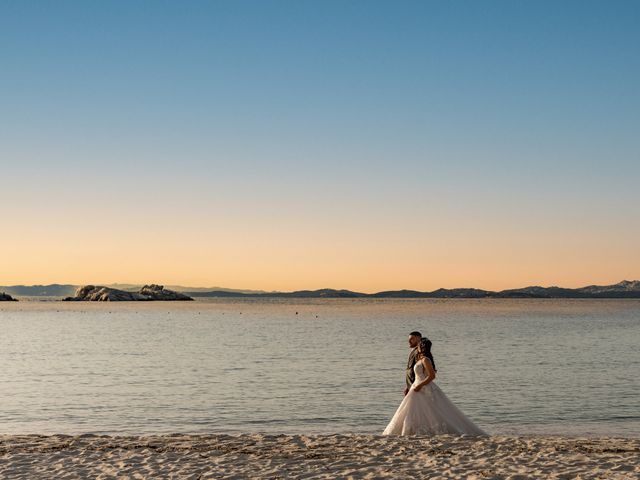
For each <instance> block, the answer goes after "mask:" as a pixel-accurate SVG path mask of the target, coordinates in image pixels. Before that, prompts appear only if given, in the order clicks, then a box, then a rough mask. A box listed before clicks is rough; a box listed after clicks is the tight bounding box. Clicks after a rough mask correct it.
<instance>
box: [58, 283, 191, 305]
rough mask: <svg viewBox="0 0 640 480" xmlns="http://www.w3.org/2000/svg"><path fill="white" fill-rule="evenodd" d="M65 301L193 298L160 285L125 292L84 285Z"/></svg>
mask: <svg viewBox="0 0 640 480" xmlns="http://www.w3.org/2000/svg"><path fill="white" fill-rule="evenodd" d="M63 300H64V301H67V302H74V301H75V302H81V301H85V302H131V301H153V300H193V298H191V297H189V296H187V295H184V294H182V293H179V292H174V291H173V290H168V289H165V288H164V287H163V286H162V285H145V286H144V287H142V288H141V289H140V290H139V291H138V292H127V291H125V290H118V289H117V288H110V287H101V286H95V285H85V286H84V287H80V288H78V290H77V291H76V294H75V295H74V296H73V297H67V298H65V299H63Z"/></svg>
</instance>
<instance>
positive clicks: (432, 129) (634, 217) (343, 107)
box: [0, 1, 640, 289]
mask: <svg viewBox="0 0 640 480" xmlns="http://www.w3.org/2000/svg"><path fill="white" fill-rule="evenodd" d="M639 24H640V4H638V2H633V1H628V2H625V1H615V2H604V1H562V2H543V1H535V2H534V1H529V2H524V1H487V2H477V1H473V2H471V1H467V2H462V1H460V2H428V1H419V2H411V1H401V2H375V1H339V2H338V1H336V2H332V1H260V2H249V1H210V2H143V1H135V2H117V1H114V2H94V1H91V2H89V1H83V2H79V1H78V2H69V1H59V2H54V1H50V2H36V1H34V2H22V1H5V2H2V4H1V5H0V59H1V60H2V75H0V100H1V101H2V110H1V112H2V113H1V114H0V162H1V166H2V176H3V178H4V179H5V181H4V182H3V183H4V187H3V192H0V200H1V201H2V202H3V204H4V205H5V208H9V209H10V210H11V212H12V215H14V216H15V217H16V218H20V219H30V221H31V222H32V223H30V225H29V227H28V231H29V232H30V235H31V238H32V241H30V242H29V243H28V247H29V248H30V249H34V248H38V249H40V251H42V252H43V257H42V258H51V257H52V256H54V257H55V258H56V260H57V262H53V263H54V265H53V266H52V267H51V270H50V271H46V268H45V267H43V261H42V259H40V260H38V259H34V260H33V262H34V263H33V265H31V267H29V268H25V269H24V271H25V272H26V271H29V272H31V273H29V275H31V277H33V275H35V274H37V272H44V271H46V273H43V274H42V279H45V278H46V279H53V278H54V277H55V278H58V279H60V280H62V278H60V277H65V275H66V276H68V277H73V279H76V280H77V279H79V278H80V277H83V278H84V277H86V276H89V275H97V276H98V277H99V279H103V278H104V279H105V280H107V279H112V280H113V281H130V280H134V278H133V277H135V278H138V277H140V276H142V275H143V272H146V271H147V270H145V268H147V267H144V268H143V266H138V267H136V265H135V264H133V265H131V262H129V263H128V264H127V266H126V268H124V267H123V271H122V274H121V275H117V272H115V271H111V270H106V269H105V270H104V271H101V270H100V268H98V267H95V266H94V267H95V268H94V269H93V270H92V271H89V270H86V271H85V270H82V268H81V265H78V266H76V267H73V269H72V271H73V272H75V273H74V274H73V275H69V274H68V272H67V271H65V269H64V268H63V267H62V265H65V264H68V262H69V261H70V256H72V253H70V252H68V253H64V252H63V253H61V252H62V250H64V249H61V248H60V247H61V244H64V245H66V246H67V247H68V246H69V245H71V244H73V246H74V250H75V251H76V252H78V250H80V251H82V252H84V255H86V257H87V258H91V250H90V248H89V247H87V246H86V244H87V242H89V243H90V244H93V245H95V246H96V248H98V249H104V248H107V247H108V246H109V245H111V246H113V245H115V244H118V245H121V247H118V248H115V247H112V248H113V249H112V250H109V251H110V252H111V254H117V253H119V252H120V250H119V249H121V248H124V246H126V245H127V239H128V241H129V242H130V244H131V245H132V246H136V245H137V244H136V241H137V240H136V239H137V238H139V235H138V233H140V232H141V231H143V232H145V231H146V232H151V231H153V232H155V233H157V236H158V237H160V238H161V239H162V238H164V237H166V234H167V230H165V228H169V227H165V226H164V224H163V223H162V222H161V218H160V216H159V214H158V216H157V218H156V217H154V216H153V214H150V215H151V218H150V217H142V218H147V220H143V221H148V222H150V224H149V228H148V229H146V230H144V226H140V225H135V223H136V222H137V221H141V216H140V213H139V211H138V210H136V209H140V206H141V205H143V204H145V203H147V202H150V203H153V204H154V205H162V208H163V209H164V211H165V212H166V213H168V214H170V215H171V216H172V218H175V217H179V218H181V219H182V220H181V222H182V223H181V224H180V228H181V229H182V231H183V233H184V237H183V238H184V240H183V242H186V243H187V244H188V243H189V242H191V243H192V244H193V248H192V251H194V252H199V253H200V257H199V258H201V259H202V262H199V261H197V260H195V257H194V259H190V260H189V261H188V262H184V263H183V264H182V267H180V268H177V267H176V265H173V264H167V265H165V266H164V267H163V268H164V270H162V271H163V272H165V273H163V274H162V275H166V281H176V282H177V281H182V282H186V281H191V282H200V283H202V282H204V283H206V282H213V283H218V284H224V283H225V282H227V281H233V282H241V283H243V285H240V286H246V287H249V286H253V287H259V288H270V287H272V286H273V287H274V288H276V287H282V288H286V287H291V286H294V285H298V283H303V284H304V285H302V284H301V285H300V287H313V286H318V287H320V286H325V285H324V284H322V285H321V284H319V283H318V284H317V285H316V283H314V281H313V278H314V272H315V273H317V271H318V264H317V263H316V262H315V261H312V260H311V259H312V258H313V257H314V256H315V257H316V258H320V259H322V264H324V265H326V264H327V261H330V262H331V261H333V262H334V263H333V267H332V269H329V270H327V271H326V272H325V277H323V278H322V281H323V282H324V283H326V282H333V280H332V279H334V278H335V282H333V283H335V284H337V283H341V284H342V285H344V286H347V287H353V288H356V287H361V288H363V289H366V288H374V284H375V288H377V287H378V286H380V287H383V286H385V287H386V286H391V284H393V285H395V286H397V287H400V286H412V287H420V286H421V285H425V286H431V285H434V286H435V285H437V286H440V284H442V283H447V282H451V283H456V282H458V283H459V282H462V283H466V282H465V279H469V278H470V275H469V271H470V270H469V269H471V268H474V267H475V269H476V270H477V269H478V268H480V265H475V266H474V265H473V260H472V259H470V258H466V257H465V262H466V263H467V264H468V267H464V268H463V267H462V266H461V265H459V264H457V262H456V261H455V258H456V257H455V252H454V251H451V252H445V253H446V254H447V255H449V256H448V257H447V255H445V257H447V258H450V261H447V262H443V264H442V265H440V266H439V267H438V269H435V270H433V273H432V274H429V275H425V274H424V273H421V272H424V271H426V270H430V271H431V269H430V268H429V266H430V265H432V262H433V258H431V257H428V258H427V257H423V256H421V255H422V253H420V251H421V250H422V249H431V250H432V251H434V249H437V248H440V249H442V248H445V249H446V246H447V245H451V244H452V242H453V244H455V245H457V247H456V248H458V249H464V248H465V246H466V248H467V249H471V248H476V247H477V246H478V245H480V246H482V247H483V248H490V247H491V248H492V246H495V242H493V241H492V240H491V238H493V237H492V236H493V235H495V236H497V237H500V238H511V239H512V240H513V241H512V243H508V242H507V243H505V244H504V245H503V247H505V248H507V249H508V248H509V245H513V251H514V252H516V251H522V250H521V249H524V248H525V246H526V247H527V248H529V244H528V243H527V242H529V241H531V242H534V240H537V241H538V244H539V245H541V251H545V252H548V251H550V250H553V248H554V246H557V243H556V240H555V239H554V235H559V236H560V237H561V238H569V237H570V238H571V239H572V241H574V240H575V238H585V237H587V236H589V237H593V238H592V241H593V242H596V243H593V244H590V246H591V247H592V248H589V249H586V247H585V251H584V252H583V254H582V255H584V257H582V256H576V258H574V259H573V261H572V262H568V263H567V264H566V265H565V266H564V267H559V266H558V262H557V261H556V260H554V261H551V260H549V262H551V263H549V265H548V266H549V267H550V268H547V269H546V270H545V271H549V272H550V273H549V274H548V276H545V275H544V274H543V270H542V269H541V270H540V271H539V272H538V271H537V270H536V269H535V268H532V267H531V266H527V265H522V268H520V269H518V270H517V271H521V272H523V273H522V275H523V276H522V278H519V277H518V278H516V277H514V271H512V270H510V269H508V268H506V269H505V270H504V271H503V273H502V274H500V271H498V272H495V275H493V276H492V277H491V278H492V280H491V281H489V282H488V283H487V285H486V286H488V287H491V286H495V285H500V286H511V285H513V284H519V283H521V282H527V281H532V282H534V281H538V282H540V283H544V282H554V280H555V279H558V280H560V281H563V280H564V281H565V283H576V282H577V283H581V281H580V279H584V282H586V283H588V282H589V281H591V280H593V281H598V280H603V281H605V280H611V279H614V278H617V276H620V275H623V274H629V275H631V274H633V273H634V272H638V269H639V268H640V260H637V259H633V260H629V258H628V254H633V251H634V250H633V246H634V245H637V244H638V241H640V227H639V226H638V224H639V222H638V220H640V219H639V218H638V217H639V216H638V213H637V208H636V205H637V204H638V202H639V200H640V194H639V193H638V191H639V190H638V188H637V184H638V181H639V180H640V158H639V154H638V152H639V148H638V147H639V146H640V140H638V131H640V129H639V127H640V94H639V91H638V85H640V55H639V54H640V29H638V28H637V26H638V25H639ZM97 205H99V208H100V211H101V212H102V213H101V218H102V219H103V222H102V223H101V222H99V221H97V220H95V219H93V220H90V221H88V222H89V224H88V226H86V227H87V228H88V229H89V230H90V231H91V232H93V236H87V234H86V231H87V229H86V228H84V227H83V226H82V225H74V224H72V223H64V222H63V224H62V225H56V224H55V223H50V219H49V217H46V215H48V214H49V212H50V211H52V210H54V211H56V212H58V213H57V214H60V213H62V212H65V211H74V210H75V211H78V215H80V216H82V217H84V218H87V217H89V216H90V211H91V209H92V207H93V208H94V209H95V206H97ZM158 208H160V207H158ZM146 210H147V211H148V210H151V208H150V207H147V208H146ZM238 218H244V219H245V220H246V221H245V223H242V224H238V222H239V221H238ZM454 220H455V221H454ZM104 222H106V224H105V223H104ZM38 225H39V227H38ZM106 225H108V228H107V226H106ZM220 228H224V229H225V231H226V234H225V235H227V237H226V240H224V241H223V240H221V239H220V238H219V237H220V236H219V234H218V233H216V232H219V229H220ZM296 231H298V232H300V231H302V232H306V234H304V235H301V236H296V235H290V233H291V232H296ZM252 232H253V233H252ZM318 232H324V234H321V235H319V234H318ZM326 232H331V234H330V235H326ZM394 232H395V233H394ZM488 232H489V233H488ZM342 233H344V235H342ZM254 235H255V237H253V236H254ZM262 235H264V236H265V238H267V239H270V240H268V241H267V244H268V245H271V247H272V249H274V250H278V251H280V250H282V251H281V252H280V253H277V254H274V260H273V263H268V264H265V265H264V271H265V272H271V273H270V274H267V273H265V277H264V278H262V277H260V279H259V280H256V278H255V277H254V276H252V275H254V273H251V269H250V267H249V266H247V267H246V271H245V270H243V272H244V273H243V274H242V275H244V276H242V275H239V276H237V277H236V276H235V274H231V272H230V270H231V269H233V268H234V267H233V266H232V264H231V263H228V264H226V263H225V267H224V268H222V267H221V268H220V269H213V268H209V269H208V270H209V271H211V270H215V272H212V273H210V274H208V273H206V271H205V269H204V266H203V265H209V266H210V267H211V266H212V265H221V263H220V258H217V257H216V258H209V257H207V254H206V253H205V247H204V245H200V243H198V242H200V241H203V239H206V240H207V241H206V243H207V245H209V246H210V248H212V249H216V248H221V249H226V250H227V251H231V252H233V254H232V256H233V257H234V258H237V257H238V256H243V257H244V256H246V255H249V257H250V258H252V259H253V261H254V264H256V263H258V264H261V262H264V259H263V256H264V252H263V251H262V250H259V251H256V253H255V254H251V252H252V251H253V250H255V248H254V247H255V243H252V242H255V241H256V240H255V238H260V237H261V236H262ZM538 236H539V238H538ZM42 237H53V238H54V239H55V241H53V242H51V243H49V242H44V241H42V244H40V243H39V242H38V241H37V239H38V238H42ZM79 237H82V238H84V240H83V242H80V241H79V240H78V242H79V243H77V244H74V241H76V240H74V239H77V238H79ZM247 237H250V238H253V240H247ZM376 237H379V240H380V241H379V242H378V243H379V244H374V243H373V242H374V240H370V239H375V238H376ZM521 237H522V238H521ZM416 238H421V239H423V240H424V242H422V243H420V242H417V241H416V240H415V239H416ZM461 238H464V239H466V242H467V243H466V244H465V243H464V242H463V241H461V240H460V239H461ZM190 239H192V240H190ZM598 239H599V240H598ZM432 240H433V241H434V242H435V243H432ZM0 242H2V241H1V240H0ZM180 242H181V241H180V240H177V239H175V240H172V242H171V243H169V242H168V241H167V243H164V241H163V240H160V244H161V246H162V247H163V248H183V247H184V246H183V245H182V244H181V243H180ZM313 242H324V246H323V247H320V246H318V247H311V246H310V247H309V248H308V249H307V250H304V249H303V250H302V251H300V253H299V255H298V256H295V258H294V257H291V256H288V255H287V253H286V252H287V251H292V250H296V249H298V248H299V247H300V244H303V245H311V244H312V243H313ZM368 242H370V243H368ZM4 243H5V244H4V245H2V243H0V247H3V248H4V250H6V251H11V252H15V253H16V255H19V256H22V257H24V256H25V253H24V252H23V250H22V249H23V248H26V246H25V245H23V244H22V242H20V241H19V240H18V238H17V237H16V238H13V237H10V238H5V240H4ZM363 243H364V244H365V247H366V248H364V250H365V251H367V252H368V253H367V255H365V257H363V258H362V259H361V263H353V262H352V259H353V258H354V255H355V256H357V255H358V252H360V251H362V248H363ZM534 243H535V242H534ZM561 243H562V242H561ZM327 244H331V245H333V247H332V252H333V253H331V254H329V253H328V252H326V251H325V250H323V249H324V248H328V247H327ZM570 244H571V242H570V241H569V240H567V243H566V245H565V244H562V245H564V247H562V248H566V252H567V254H571V252H575V249H573V250H572V249H571V247H570ZM138 246H139V245H138ZM235 249H237V251H236V250H235ZM398 250H406V252H407V257H406V258H405V257H402V258H397V262H396V263H397V265H398V266H397V268H395V269H393V268H391V267H389V268H390V269H391V270H389V271H387V270H385V271H383V272H376V270H375V269H373V270H371V271H370V272H369V275H367V276H366V278H361V277H360V276H359V275H357V274H355V273H353V272H355V271H356V270H357V269H360V270H362V268H361V267H362V265H365V264H367V262H369V264H371V263H373V262H375V261H376V259H377V258H380V257H383V256H385V254H386V253H385V252H392V251H398ZM594 250H595V251H600V253H598V254H597V255H598V256H597V259H596V260H597V263H596V264H593V265H591V264H589V261H592V262H593V261H595V260H594V259H593V255H594V253H593V252H594ZM265 251H266V250H265ZM337 251H339V252H341V253H336V252H337ZM589 251H590V252H591V253H589ZM605 251H609V253H605ZM612 251H613V252H614V253H611V252H612ZM410 252H413V254H410ZM615 252H617V253H615ZM45 253H47V254H48V255H49V256H48V257H46V256H44V255H45ZM194 255H195V253H194ZM252 255H253V256H252ZM494 255H499V254H498V253H497V252H496V253H495V254H494ZM540 255H541V257H540V258H538V259H537V260H538V262H537V263H536V264H537V265H538V264H539V265H541V264H540V261H542V260H544V259H545V258H547V259H549V256H548V255H547V256H542V254H540ZM588 255H591V257H590V260H589V261H587V256H588ZM611 255H613V256H611ZM492 258H493V257H492ZM301 259H305V260H301ZM318 261H319V260H318ZM494 261H496V262H498V263H501V264H505V265H506V264H508V263H509V262H512V263H513V258H511V257H508V258H507V257H501V258H498V257H495V258H494ZM301 262H302V264H301ZM305 262H306V263H305ZM350 262H351V263H350ZM469 262H471V264H470V265H469ZM486 262H487V264H492V262H491V261H489V259H486ZM585 262H586V264H585ZM85 263H86V262H82V264H85ZM134 263H135V262H134ZM248 263H250V262H248ZM580 264H582V265H587V266H589V265H591V266H590V269H587V270H581V269H577V268H576V265H580ZM301 265H302V266H301ZM294 266H297V267H299V268H300V271H296V272H297V273H296V274H295V275H291V277H290V278H289V277H286V278H285V277H282V279H281V280H279V281H277V282H275V281H274V283H273V285H271V284H268V283H269V282H268V279H269V278H276V277H278V276H279V275H284V274H282V273H281V272H282V271H284V270H287V269H289V268H292V267H294ZM349 266H350V267H349ZM14 268H16V269H19V268H20V266H19V264H16V265H15V267H14ZM85 268H88V267H85ZM200 268H202V271H200V270H199V269H200ZM585 268H586V267H585ZM527 269H528V270H527ZM183 270H184V271H183ZM294 270H295V269H294ZM445 270H446V271H455V272H459V274H458V275H457V276H453V277H449V276H446V275H445V276H443V275H442V274H441V273H438V272H443V271H445ZM531 270H535V272H531ZM96 272H97V273H96ZM194 272H198V273H194ZM350 272H351V273H350ZM526 272H530V273H526ZM589 272H593V273H591V274H589ZM4 274H5V275H6V277H7V278H6V281H8V280H11V279H15V280H18V279H21V280H23V274H22V273H19V272H18V271H11V272H4ZM155 274H157V273H154V275H155ZM332 275H333V276H332ZM376 275H377V276H378V278H381V277H383V276H384V277H385V278H389V281H387V282H386V283H385V282H384V281H382V280H380V281H379V282H377V283H376V282H374V283H373V284H369V283H367V282H368V281H369V280H367V279H368V278H371V277H372V276H374V277H375V276H376ZM447 275H449V274H447ZM31 277H29V278H31ZM112 277H113V278H112ZM115 277H117V278H115ZM494 277H495V278H494ZM163 278H165V277H163ZM245 278H246V281H245V280H244V279H245ZM278 278H280V277H278ZM227 279H229V280H227ZM300 279H304V280H300ZM343 279H344V280H343ZM405 279H409V280H405ZM37 280H38V279H35V278H34V281H37ZM1 281H2V279H1V278H0V282H1ZM296 282H298V283H296ZM1 283H4V282H1ZM408 284H410V285H408ZM332 286H333V285H332ZM335 286H339V285H335ZM478 286H483V285H478Z"/></svg>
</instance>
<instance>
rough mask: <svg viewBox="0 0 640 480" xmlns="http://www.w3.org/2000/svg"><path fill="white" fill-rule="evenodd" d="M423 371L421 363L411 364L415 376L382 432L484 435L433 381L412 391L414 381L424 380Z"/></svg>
mask: <svg viewBox="0 0 640 480" xmlns="http://www.w3.org/2000/svg"><path fill="white" fill-rule="evenodd" d="M427 361H429V360H427ZM424 370H425V369H424V367H423V365H422V362H418V363H416V365H415V366H414V367H413V371H414V372H415V374H416V379H415V381H414V382H413V385H412V386H411V389H410V390H409V393H407V395H405V397H404V399H403V400H402V403H400V406H399V407H398V410H396V413H395V415H394V416H393V418H392V419H391V421H390V422H389V425H387V428H385V429H384V432H382V434H383V435H442V434H452V435H487V434H486V433H485V432H484V431H483V430H481V429H480V428H479V427H477V426H476V425H474V423H473V422H472V421H471V420H469V419H468V418H467V417H466V416H465V414H464V413H462V412H461V411H460V410H459V409H458V407H456V406H455V405H454V404H453V403H451V400H449V399H448V398H447V396H446V395H445V394H444V392H443V391H442V390H440V387H438V385H436V384H435V383H434V382H433V381H431V382H429V383H428V384H427V385H425V386H424V387H422V388H421V389H420V390H419V391H417V392H416V391H415V390H414V388H415V386H416V385H417V384H418V383H421V382H423V381H424V380H425V379H426V376H427V374H426V372H425V371H424Z"/></svg>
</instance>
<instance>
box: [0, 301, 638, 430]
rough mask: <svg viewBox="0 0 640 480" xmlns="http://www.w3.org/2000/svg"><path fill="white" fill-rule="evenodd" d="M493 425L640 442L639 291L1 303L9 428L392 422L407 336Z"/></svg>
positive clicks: (315, 426) (309, 426) (482, 420)
mask: <svg viewBox="0 0 640 480" xmlns="http://www.w3.org/2000/svg"><path fill="white" fill-rule="evenodd" d="M412 330H419V331H421V332H422V333H423V335H425V336H427V337H429V338H430V339H431V341H432V342H433V355H434V358H435V362H436V367H437V369H438V374H437V379H436V382H437V383H438V385H439V386H440V388H441V389H442V390H443V391H444V392H445V393H446V395H447V396H448V397H449V398H450V399H451V400H452V401H453V402H454V403H455V404H456V405H457V406H458V407H459V408H460V409H461V410H462V411H463V412H465V413H466V414H467V416H468V417H469V418H471V419H472V420H473V421H474V422H475V423H476V424H477V425H479V426H480V427H481V428H483V429H485V430H487V431H488V432H489V433H491V434H496V435H499V434H508V435H525V434H526V435H528V434H544V435H565V436H566V435H576V436H583V435H587V436H591V435H592V436H623V437H638V436H640V300H634V299H620V300H601V299H597V300H596V299H594V300H591V299H562V300H556V299H264V298H260V299H239V300H235V299H212V298H210V299H206V298H199V299H197V300H196V301H194V302H113V303H101V302H61V301H52V300H48V301H42V300H34V299H30V300H29V299H26V298H23V299H22V301H20V302H2V303H0V386H1V387H0V433H5V434H17V433H45V434H49V433H65V434H81V433H97V434H149V433H230V434H236V433H245V432H265V433H306V434H324V433H374V434H375V433H380V432H382V430H383V429H384V427H385V426H386V424H387V422H388V421H389V419H390V418H391V416H392V415H393V413H394V412H395V410H396V408H397V407H398V405H399V403H400V401H401V400H402V398H403V389H404V386H405V385H404V381H405V380H404V378H405V367H406V361H407V356H408V354H409V347H408V344H407V339H408V334H409V332H411V331H412Z"/></svg>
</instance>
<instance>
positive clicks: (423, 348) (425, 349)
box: [419, 337, 437, 371]
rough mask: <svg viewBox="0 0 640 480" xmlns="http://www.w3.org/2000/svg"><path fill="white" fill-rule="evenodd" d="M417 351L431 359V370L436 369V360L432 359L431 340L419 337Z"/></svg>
mask: <svg viewBox="0 0 640 480" xmlns="http://www.w3.org/2000/svg"><path fill="white" fill-rule="evenodd" d="M419 352H420V355H421V356H423V357H427V358H428V359H429V360H430V361H431V365H433V370H434V371H437V369H436V362H435V360H433V355H432V353H431V340H429V339H428V338H427V337H422V338H421V339H420V349H419Z"/></svg>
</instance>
